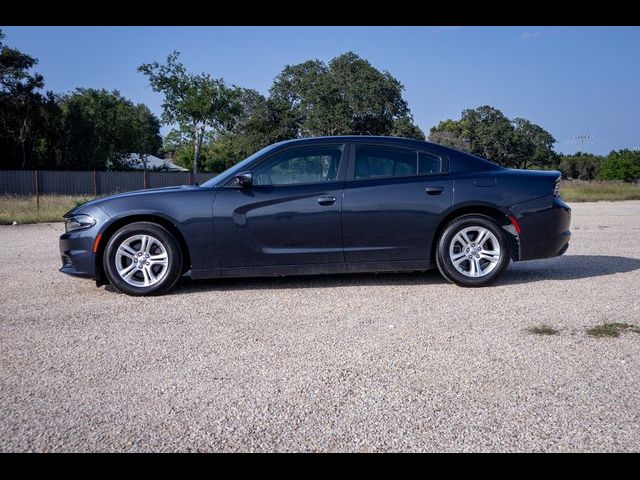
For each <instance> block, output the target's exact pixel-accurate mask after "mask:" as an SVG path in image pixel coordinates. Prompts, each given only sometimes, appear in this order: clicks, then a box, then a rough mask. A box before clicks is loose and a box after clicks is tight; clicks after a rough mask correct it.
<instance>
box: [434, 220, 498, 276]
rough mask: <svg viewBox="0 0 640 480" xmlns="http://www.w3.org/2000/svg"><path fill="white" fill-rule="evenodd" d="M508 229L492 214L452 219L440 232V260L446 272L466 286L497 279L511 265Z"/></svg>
mask: <svg viewBox="0 0 640 480" xmlns="http://www.w3.org/2000/svg"><path fill="white" fill-rule="evenodd" d="M509 261H510V252H509V244H508V240H507V238H506V235H505V232H504V231H503V229H502V227H500V225H498V224H497V223H496V222H495V221H494V220H493V219H492V218H490V217H486V216H483V215H464V216H462V217H460V218H457V219H455V220H454V221H452V222H451V223H450V224H449V225H447V227H446V228H445V230H444V232H443V233H442V235H441V236H440V240H439V242H438V247H437V252H436V263H437V265H438V269H439V270H440V272H441V273H442V275H443V276H444V277H445V278H446V279H447V280H448V281H450V282H452V283H455V284H457V285H460V286H463V287H484V286H486V285H489V284H491V283H493V282H494V281H495V280H497V279H498V277H500V276H501V275H502V274H503V273H504V272H505V270H506V269H507V267H508V266H509Z"/></svg>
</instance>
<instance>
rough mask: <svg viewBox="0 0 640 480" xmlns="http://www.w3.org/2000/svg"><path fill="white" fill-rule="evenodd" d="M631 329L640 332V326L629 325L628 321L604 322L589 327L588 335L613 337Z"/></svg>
mask: <svg viewBox="0 0 640 480" xmlns="http://www.w3.org/2000/svg"><path fill="white" fill-rule="evenodd" d="M627 330H629V331H631V332H634V333H640V327H636V326H634V325H629V324H628V323H615V322H614V323H603V324H602V325H596V326H595V327H591V328H589V329H587V335H590V336H592V337H599V338H601V337H613V338H617V337H619V336H620V334H621V333H622V332H625V331H627Z"/></svg>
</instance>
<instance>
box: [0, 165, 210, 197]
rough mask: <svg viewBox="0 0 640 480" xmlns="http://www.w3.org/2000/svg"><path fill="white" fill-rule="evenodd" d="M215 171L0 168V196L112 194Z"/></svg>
mask: <svg viewBox="0 0 640 480" xmlns="http://www.w3.org/2000/svg"><path fill="white" fill-rule="evenodd" d="M215 175H216V174H215V173H197V174H195V175H194V174H192V173H191V172H98V171H90V172H69V171H49V170H0V195H36V196H37V195H83V196H94V197H97V196H99V195H109V194H112V193H119V192H128V191H131V190H143V189H147V188H158V187H172V186H176V185H190V184H192V183H194V182H195V183H197V184H202V183H204V182H206V181H207V180H209V179H210V178H212V177H214V176H215Z"/></svg>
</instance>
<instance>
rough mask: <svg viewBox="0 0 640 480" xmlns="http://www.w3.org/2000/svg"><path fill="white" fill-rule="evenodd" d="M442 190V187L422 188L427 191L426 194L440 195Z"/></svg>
mask: <svg viewBox="0 0 640 480" xmlns="http://www.w3.org/2000/svg"><path fill="white" fill-rule="evenodd" d="M443 190H444V187H427V188H425V189H424V191H425V192H427V195H440V194H441V193H442V191H443Z"/></svg>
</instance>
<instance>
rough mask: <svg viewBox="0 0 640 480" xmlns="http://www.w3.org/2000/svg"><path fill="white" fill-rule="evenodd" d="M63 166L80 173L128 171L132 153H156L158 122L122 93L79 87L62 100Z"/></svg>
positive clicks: (158, 144)
mask: <svg viewBox="0 0 640 480" xmlns="http://www.w3.org/2000/svg"><path fill="white" fill-rule="evenodd" d="M59 106H60V122H59V128H60V133H59V134H58V138H57V143H58V147H57V148H58V149H59V152H60V153H59V164H60V166H64V167H65V168H70V169H78V170H94V169H95V170H104V169H120V168H126V167H127V165H126V163H125V162H124V161H123V160H124V157H125V156H126V155H127V154H129V153H138V154H141V155H146V154H149V153H156V152H157V151H158V149H159V148H160V146H161V137H160V133H159V128H160V123H159V121H158V119H157V118H156V117H155V116H154V115H153V114H152V113H151V112H150V111H149V109H148V108H147V107H146V106H144V105H141V104H138V105H135V104H133V103H132V102H131V101H129V100H127V99H126V98H124V97H122V95H120V93H119V92H118V91H113V92H108V91H107V90H104V89H101V90H97V89H91V88H87V89H85V88H79V89H76V91H75V92H73V93H71V94H67V95H63V96H61V97H60V98H59Z"/></svg>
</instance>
